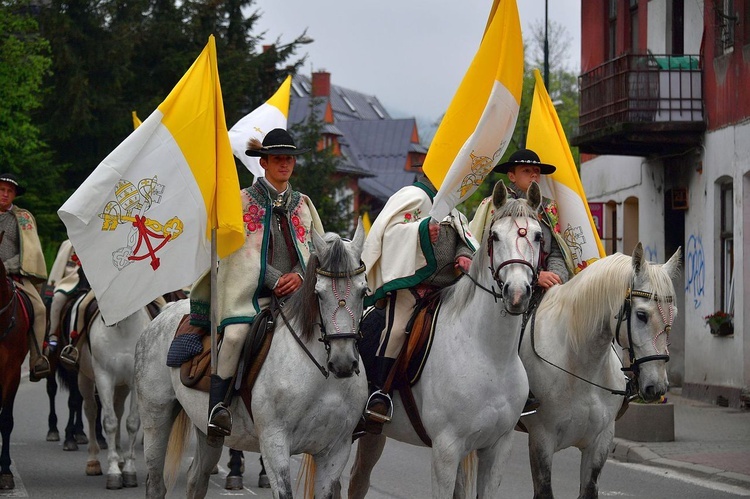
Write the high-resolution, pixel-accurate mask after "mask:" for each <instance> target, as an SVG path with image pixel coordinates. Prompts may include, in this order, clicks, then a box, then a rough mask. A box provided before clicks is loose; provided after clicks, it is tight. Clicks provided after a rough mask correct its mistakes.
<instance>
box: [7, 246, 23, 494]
mask: <svg viewBox="0 0 750 499" xmlns="http://www.w3.org/2000/svg"><path fill="white" fill-rule="evenodd" d="M2 236H3V234H0V241H2ZM23 299H24V298H23V297H22V294H21V292H20V291H19V290H18V289H17V288H16V285H15V283H14V282H13V281H12V280H11V279H10V278H9V277H8V275H7V274H6V272H5V265H0V434H2V438H3V448H2V453H0V490H7V489H13V488H15V486H16V484H15V481H14V480H13V473H12V472H11V471H10V433H11V431H13V402H15V399H16V393H17V392H18V385H19V384H20V382H21V364H22V363H23V361H24V359H25V358H26V354H27V353H28V352H29V339H28V331H29V327H30V323H29V318H28V314H27V313H25V312H24V305H23V303H22V300H23ZM27 310H28V308H27Z"/></svg>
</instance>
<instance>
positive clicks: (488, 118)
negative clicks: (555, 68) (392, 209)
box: [422, 0, 523, 220]
mask: <svg viewBox="0 0 750 499" xmlns="http://www.w3.org/2000/svg"><path fill="white" fill-rule="evenodd" d="M522 88H523V41H522V39H521V22H520V19H519V17H518V6H517V5H516V1H515V0H495V2H494V3H493V6H492V10H491V11H490V15H489V18H488V21H487V27H486V29H485V33H484V36H483V37H482V42H481V44H480V46H479V49H478V50H477V53H476V55H475V56H474V60H473V61H472V63H471V66H470V67H469V69H468V71H467V72H466V74H465V75H464V79H463V81H462V82H461V85H460V86H459V88H458V90H457V91H456V94H455V95H454V97H453V100H452V101H451V103H450V106H449V107H448V110H447V111H446V113H445V116H444V117H443V120H442V122H441V123H440V126H439V127H438V129H437V132H436V133H435V138H434V139H433V141H432V144H431V145H430V149H429V151H428V152H427V157H426V158H425V162H424V165H423V167H422V169H423V171H424V172H425V174H426V175H427V177H428V178H429V179H430V181H431V182H432V183H433V184H434V185H435V187H437V188H438V193H437V195H436V196H435V199H434V201H433V207H432V211H431V212H430V215H431V216H432V217H433V218H436V219H439V220H441V219H442V218H443V217H445V216H447V215H448V213H450V211H451V209H453V208H455V207H456V206H457V205H458V204H459V203H461V202H462V201H464V200H465V199H466V198H468V197H469V196H471V194H472V193H473V192H474V191H475V190H476V189H477V187H479V185H480V184H481V183H482V182H483V181H484V179H485V177H486V176H487V174H488V173H489V172H490V171H492V169H493V168H494V166H495V164H497V161H498V160H499V159H500V158H501V157H502V155H503V153H504V152H505V149H506V148H507V146H508V143H509V141H510V138H511V136H512V134H513V129H514V128H515V126H516V120H517V118H518V109H519V107H520V102H521V91H522Z"/></svg>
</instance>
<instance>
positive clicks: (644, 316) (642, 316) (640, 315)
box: [635, 310, 648, 324]
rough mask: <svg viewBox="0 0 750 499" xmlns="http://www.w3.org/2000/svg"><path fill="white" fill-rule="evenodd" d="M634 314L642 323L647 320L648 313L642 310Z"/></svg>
mask: <svg viewBox="0 0 750 499" xmlns="http://www.w3.org/2000/svg"><path fill="white" fill-rule="evenodd" d="M635 316H636V317H637V318H638V320H639V321H641V322H643V323H644V324H645V323H647V322H648V314H647V313H646V312H644V311H642V310H639V311H638V312H636V313H635Z"/></svg>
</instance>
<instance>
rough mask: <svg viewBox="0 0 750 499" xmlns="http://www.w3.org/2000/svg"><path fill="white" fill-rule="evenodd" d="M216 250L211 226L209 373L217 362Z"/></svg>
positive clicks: (212, 371) (214, 368)
mask: <svg viewBox="0 0 750 499" xmlns="http://www.w3.org/2000/svg"><path fill="white" fill-rule="evenodd" d="M217 260H218V257H217V251H216V227H212V228H211V300H210V304H211V314H210V316H211V374H212V375H213V374H216V372H217V369H218V364H219V349H218V347H217V345H216V343H217V335H218V332H217V331H218V327H217V326H218V324H217V321H216V319H217V315H218V308H219V297H218V295H217V293H216V278H217V271H218V266H217V265H216V261H217Z"/></svg>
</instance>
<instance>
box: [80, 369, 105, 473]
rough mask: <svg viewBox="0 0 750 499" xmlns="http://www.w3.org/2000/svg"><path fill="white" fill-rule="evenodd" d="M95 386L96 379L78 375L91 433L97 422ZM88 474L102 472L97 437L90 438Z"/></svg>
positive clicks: (84, 410)
mask: <svg viewBox="0 0 750 499" xmlns="http://www.w3.org/2000/svg"><path fill="white" fill-rule="evenodd" d="M94 388H95V387H94V380H92V379H89V378H87V377H86V376H84V375H83V374H79V375H78V389H79V390H80V392H81V397H82V398H83V412H84V413H85V414H86V420H87V421H88V424H89V433H90V434H93V428H94V425H95V424H96V400H94ZM86 474H87V475H88V476H98V475H101V474H102V467H101V464H100V463H99V444H98V443H97V441H96V439H95V438H92V439H91V440H89V457H88V461H86Z"/></svg>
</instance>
